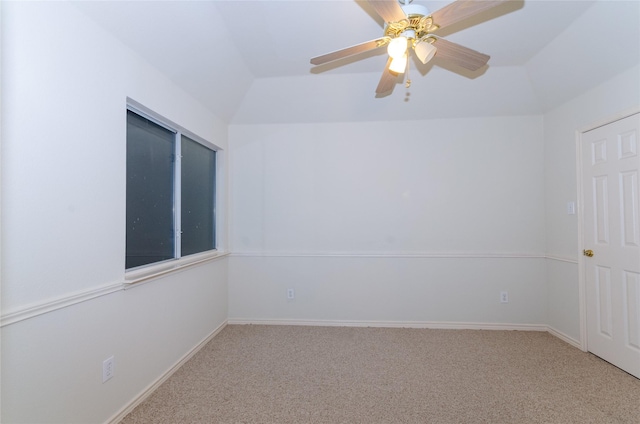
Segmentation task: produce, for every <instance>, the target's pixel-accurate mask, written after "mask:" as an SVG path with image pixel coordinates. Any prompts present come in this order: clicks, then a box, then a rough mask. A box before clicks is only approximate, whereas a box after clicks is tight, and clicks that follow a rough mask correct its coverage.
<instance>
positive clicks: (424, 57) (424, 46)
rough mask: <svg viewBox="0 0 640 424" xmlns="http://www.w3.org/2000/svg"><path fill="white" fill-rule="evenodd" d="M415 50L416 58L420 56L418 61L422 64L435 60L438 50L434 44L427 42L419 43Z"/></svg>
mask: <svg viewBox="0 0 640 424" xmlns="http://www.w3.org/2000/svg"><path fill="white" fill-rule="evenodd" d="M413 49H414V50H415V52H416V56H418V59H420V62H422V63H427V62H428V61H430V60H431V59H433V56H435V54H436V50H437V49H436V47H435V46H434V45H433V44H431V43H428V42H426V41H423V42H421V43H417V44H416V45H415V47H414V48H413Z"/></svg>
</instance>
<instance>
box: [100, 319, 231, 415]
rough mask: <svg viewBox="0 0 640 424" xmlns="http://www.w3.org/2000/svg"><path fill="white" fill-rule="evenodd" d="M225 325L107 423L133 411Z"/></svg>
mask: <svg viewBox="0 0 640 424" xmlns="http://www.w3.org/2000/svg"><path fill="white" fill-rule="evenodd" d="M226 326H227V321H225V322H223V323H222V324H220V326H219V327H218V328H216V329H215V330H213V332H212V333H211V334H209V335H208V336H207V337H205V338H204V339H202V340H201V341H200V343H198V344H197V345H195V346H194V347H193V349H191V350H190V351H189V352H187V353H185V354H184V355H183V356H182V358H180V359H179V360H178V361H177V362H176V363H175V364H173V366H171V368H169V369H168V370H167V371H166V372H165V373H164V374H162V375H161V376H160V377H159V378H158V379H157V380H156V381H154V382H153V383H151V384H150V385H149V386H147V387H146V388H145V389H144V390H142V392H140V393H139V394H138V396H136V397H135V398H134V399H133V400H132V401H131V402H130V403H129V404H128V405H126V406H125V407H124V408H122V409H121V410H120V411H119V412H118V413H116V414H115V415H114V416H113V417H111V418H110V419H109V420H107V423H108V424H117V423H119V422H120V421H122V419H123V418H124V417H126V416H127V415H128V414H129V413H130V412H131V411H133V410H134V409H135V407H136V406H138V405H140V404H141V403H142V402H144V400H145V399H147V398H148V397H149V396H150V395H151V394H152V393H153V392H155V391H156V389H157V388H158V387H160V385H161V384H162V383H164V382H165V381H167V379H168V378H169V377H171V375H173V373H174V372H176V371H177V370H178V369H179V368H180V367H181V366H183V365H184V364H185V363H186V362H187V361H188V360H189V359H191V358H192V357H193V355H195V354H196V353H198V351H199V350H200V349H202V348H203V347H204V346H205V345H206V344H207V343H209V342H210V341H211V339H213V338H214V337H215V336H217V335H218V333H220V332H221V331H222V330H223V329H224V328H225V327H226Z"/></svg>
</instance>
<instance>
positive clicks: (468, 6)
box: [431, 0, 509, 29]
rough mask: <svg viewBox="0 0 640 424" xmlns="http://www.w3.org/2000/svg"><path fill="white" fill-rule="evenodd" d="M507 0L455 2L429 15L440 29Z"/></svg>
mask: <svg viewBox="0 0 640 424" xmlns="http://www.w3.org/2000/svg"><path fill="white" fill-rule="evenodd" d="M507 1H509V0H476V1H472V0H457V1H455V2H453V3H451V4H449V5H447V6H445V7H443V8H442V9H440V10H438V11H436V12H434V13H432V14H431V17H432V18H433V23H434V24H436V25H438V26H439V27H440V29H442V28H444V27H447V26H449V25H452V24H455V23H456V22H459V21H461V20H463V19H467V18H469V17H471V16H473V15H477V14H478V13H480V12H484V11H485V10H489V9H491V8H494V7H496V6H498V5H500V4H502V3H505V2H507Z"/></svg>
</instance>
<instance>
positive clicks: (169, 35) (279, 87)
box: [76, 0, 640, 124]
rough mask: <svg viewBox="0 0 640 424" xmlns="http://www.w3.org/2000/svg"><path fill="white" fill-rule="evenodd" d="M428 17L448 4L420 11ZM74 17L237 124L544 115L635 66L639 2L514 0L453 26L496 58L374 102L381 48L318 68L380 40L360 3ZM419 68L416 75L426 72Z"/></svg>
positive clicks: (137, 6)
mask: <svg viewBox="0 0 640 424" xmlns="http://www.w3.org/2000/svg"><path fill="white" fill-rule="evenodd" d="M415 1H416V3H420V4H423V5H426V6H427V7H428V8H429V9H430V10H431V11H435V10H438V9H440V8H441V7H443V6H445V5H447V4H449V3H451V1H430V0H415ZM76 4H77V6H78V7H79V8H80V9H81V10H82V11H83V12H85V13H86V14H87V15H89V16H90V17H91V18H92V19H94V20H95V21H96V22H97V23H98V24H99V25H101V26H103V27H104V28H105V29H106V30H108V31H109V32H111V33H112V34H113V35H115V36H116V37H118V38H119V39H120V40H121V41H122V42H123V43H125V44H127V45H128V46H130V47H131V48H132V49H134V50H136V51H137V52H138V53H139V54H140V55H141V56H142V57H144V58H145V59H146V60H147V61H149V62H150V63H151V64H152V65H154V66H155V67H156V68H158V69H159V70H161V71H162V72H164V73H165V74H166V75H167V76H168V77H169V78H171V79H172V80H173V81H174V82H175V83H176V84H178V85H180V86H181V87H183V89H184V90H185V91H187V92H189V93H191V94H192V95H193V96H194V97H196V98H198V99H199V100H200V101H201V102H202V103H203V104H205V105H206V106H207V107H209V108H210V109H211V110H212V111H213V112H214V113H216V114H217V115H218V116H220V117H221V118H222V119H224V120H226V121H227V122H230V123H240V124H243V123H270V122H322V121H362V120H380V119H385V120H401V119H422V118H425V117H432V118H433V117H436V118H438V117H442V118H446V117H460V116H485V115H505V114H511V115H515V114H532V113H540V112H542V111H544V110H547V109H549V108H550V107H553V106H556V105H558V104H560V103H562V102H563V101H566V100H568V99H569V98H571V97H573V96H575V95H577V94H579V93H581V92H583V91H585V90H586V89H588V88H590V87H593V86H594V85H596V84H597V83H599V82H603V81H605V80H606V79H608V78H611V77H612V76H614V75H616V74H618V73H620V72H622V71H624V70H626V69H629V68H630V67H632V66H634V65H637V64H638V63H640V2H638V1H637V0H631V1H613V0H600V1H592V0H590V1H585V0H572V1H551V0H525V1H522V0H512V1H509V2H507V3H506V4H503V5H500V6H498V7H496V8H494V9H492V10H490V11H488V12H485V13H483V14H481V15H478V16H476V17H474V18H471V19H470V20H468V21H464V22H461V23H459V24H456V25H455V26H452V27H449V28H445V29H444V31H443V32H441V33H439V35H441V36H445V37H446V38H447V39H448V40H450V41H453V42H456V43H459V44H462V45H464V46H467V47H470V48H472V49H474V50H478V51H480V52H483V53H486V54H489V55H490V56H491V59H490V61H489V66H488V67H487V68H486V69H483V70H481V71H479V72H477V73H469V72H467V71H464V70H462V69H461V68H457V67H455V66H452V65H449V64H447V63H443V62H441V61H439V60H438V58H437V56H436V58H435V59H434V60H433V61H432V62H431V63H429V64H428V65H427V66H424V65H421V64H419V63H415V62H414V63H413V64H412V67H413V69H412V70H411V79H412V81H413V83H412V86H411V87H410V88H408V89H407V88H405V87H404V86H403V85H401V81H399V83H398V85H397V86H396V88H395V89H394V92H393V93H392V94H391V95H389V96H385V97H382V98H376V96H375V93H374V91H375V87H376V85H377V82H378V79H379V78H380V74H381V71H382V69H383V67H384V64H385V62H386V59H385V57H384V54H385V51H384V49H378V50H377V51H374V52H370V53H365V54H362V55H360V56H358V57H356V58H354V59H346V60H342V61H338V62H335V63H333V64H328V65H324V66H320V67H313V66H312V65H310V64H309V59H310V58H311V57H313V56H318V55H321V54H324V53H327V52H330V51H334V50H338V49H341V48H343V47H347V46H349V45H353V44H358V43H361V42H363V41H367V40H370V39H374V38H377V37H379V36H380V35H382V31H383V22H382V19H381V18H379V17H378V16H377V15H376V14H375V12H373V10H372V9H371V8H370V7H369V5H368V3H367V2H364V1H355V0H297V1H295V0H281V1H273V0H233V1H223V0H216V1H151V2H149V1H103V2H99V1H86V2H78V3H76ZM418 65H420V66H418Z"/></svg>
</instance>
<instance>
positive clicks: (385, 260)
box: [229, 116, 546, 324]
mask: <svg viewBox="0 0 640 424" xmlns="http://www.w3.org/2000/svg"><path fill="white" fill-rule="evenodd" d="M542 131H543V129H542V119H541V118H540V117H535V116H524V117H496V118H469V119H448V120H447V119H444V120H423V121H407V122H376V123H350V124H294V125H233V126H231V128H230V149H231V153H230V155H231V159H230V160H231V164H230V173H231V176H230V180H231V192H232V200H231V216H232V223H231V243H232V251H233V252H234V257H233V258H232V260H231V262H230V264H231V265H230V289H229V290H230V298H229V317H230V319H231V320H245V319H251V320H255V319H269V320H273V319H289V320H331V319H333V320H341V321H347V320H357V321H358V320H369V321H370V320H377V321H422V322H425V321H456V322H462V321H468V322H474V323H482V322H484V323H486V322H495V323H503V324H517V323H528V324H542V323H544V321H545V299H546V292H545V284H544V264H543V262H542V259H540V258H542V257H543V255H544V246H545V241H544V204H543V202H544V194H543V181H544V177H543V146H542V134H543V132H542ZM487 257H490V258H492V259H487ZM287 287H293V288H295V289H296V291H297V293H298V296H297V298H296V300H295V302H286V299H285V291H286V288H287ZM500 290H508V291H509V294H510V297H511V299H510V303H509V304H508V305H501V304H500V303H499V302H498V294H499V291H500Z"/></svg>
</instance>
